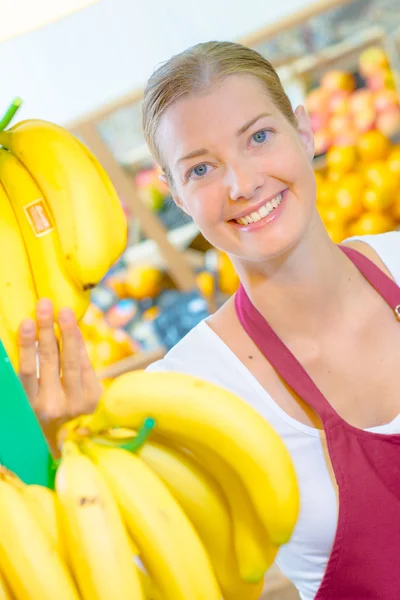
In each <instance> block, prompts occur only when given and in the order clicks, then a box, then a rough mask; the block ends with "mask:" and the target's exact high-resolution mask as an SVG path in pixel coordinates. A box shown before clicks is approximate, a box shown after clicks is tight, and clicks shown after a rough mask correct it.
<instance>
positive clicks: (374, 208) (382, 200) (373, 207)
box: [362, 187, 394, 212]
mask: <svg viewBox="0 0 400 600" xmlns="http://www.w3.org/2000/svg"><path fill="white" fill-rule="evenodd" d="M393 201H394V195H393V194H391V193H388V192H387V191H386V190H385V189H384V188H379V187H367V188H366V189H365V190H364V194H363V197H362V205H363V207H364V209H365V210H366V211H371V212H385V211H387V210H388V209H389V208H390V207H391V206H392V204H393Z"/></svg>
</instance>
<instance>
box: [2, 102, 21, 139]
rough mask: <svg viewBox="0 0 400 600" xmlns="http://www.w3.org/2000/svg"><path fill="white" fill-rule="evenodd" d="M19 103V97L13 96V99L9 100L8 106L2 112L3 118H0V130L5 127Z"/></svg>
mask: <svg viewBox="0 0 400 600" xmlns="http://www.w3.org/2000/svg"><path fill="white" fill-rule="evenodd" d="M21 104H22V100H21V98H14V100H13V101H12V102H11V104H10V106H9V107H8V108H7V110H6V112H5V113H4V115H3V118H2V119H1V120H0V131H3V130H4V129H5V128H6V127H7V125H9V123H10V122H11V120H12V119H13V118H14V115H15V113H16V112H17V110H18V109H19V107H20V106H21Z"/></svg>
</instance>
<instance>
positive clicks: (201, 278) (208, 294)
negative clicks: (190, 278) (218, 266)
mask: <svg viewBox="0 0 400 600" xmlns="http://www.w3.org/2000/svg"><path fill="white" fill-rule="evenodd" d="M196 284H197V287H198V288H199V290H200V292H201V293H202V294H203V296H204V297H205V298H212V296H213V295H214V293H215V279H214V275H213V274H212V273H210V272H209V271H201V272H200V273H198V275H197V277H196Z"/></svg>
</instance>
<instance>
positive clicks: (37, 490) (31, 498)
mask: <svg viewBox="0 0 400 600" xmlns="http://www.w3.org/2000/svg"><path fill="white" fill-rule="evenodd" d="M24 490H25V495H26V497H27V499H28V502H29V503H30V505H31V510H32V512H33V513H34V515H35V517H36V519H37V521H38V523H40V525H41V526H42V529H43V531H45V532H46V533H47V535H48V536H49V537H50V539H51V540H52V543H53V545H54V547H55V548H56V549H57V551H58V553H59V555H60V556H61V558H62V559H63V560H64V561H66V558H67V557H66V551H65V545H64V542H63V534H62V529H61V522H60V503H59V500H58V498H57V495H56V494H55V492H54V491H53V490H50V489H49V488H47V487H44V486H43V485H34V484H33V485H27V486H25V488H24Z"/></svg>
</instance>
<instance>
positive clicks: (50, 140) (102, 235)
mask: <svg viewBox="0 0 400 600" xmlns="http://www.w3.org/2000/svg"><path fill="white" fill-rule="evenodd" d="M0 144H1V145H2V146H3V147H4V148H7V149H8V150H10V152H12V153H13V154H14V155H15V156H16V157H17V158H19V160H20V161H21V162H22V163H23V165H24V166H25V167H26V169H27V170H28V171H29V172H30V173H31V175H32V176H33V177H34V178H35V180H36V182H37V184H38V186H39V188H40V189H41V190H42V194H43V196H44V197H45V198H46V201H47V202H48V204H49V207H50V210H51V212H52V214H53V216H54V219H55V224H56V225H57V227H58V230H59V234H60V241H61V247H62V251H63V256H64V260H65V265H66V269H67V271H68V273H69V275H70V276H71V277H72V278H73V279H74V280H75V282H76V284H77V285H79V286H81V287H83V288H84V289H90V288H92V287H93V286H94V285H96V284H97V283H98V282H99V281H100V280H101V279H102V278H103V277H104V275H105V274H106V272H107V271H108V269H109V268H110V266H111V265H112V264H113V263H114V262H115V261H116V260H117V258H118V257H119V255H120V253H121V248H123V247H124V244H125V241H126V224H125V223H124V222H123V220H122V217H120V218H114V219H113V220H112V222H110V204H111V205H112V210H113V211H120V212H123V210H122V206H121V205H120V204H119V205H117V204H116V203H115V202H114V201H113V198H111V199H110V195H109V186H108V187H106V186H105V185H104V180H102V179H101V178H100V177H99V174H98V170H97V169H96V168H94V166H93V161H91V160H89V158H88V155H87V152H85V151H84V150H83V148H82V145H81V144H79V143H78V141H77V139H76V138H75V137H74V136H73V135H72V134H71V133H70V132H69V131H67V130H66V129H64V128H62V127H59V126H58V125H55V124H53V123H49V122H47V121H41V120H28V121H21V122H20V123H17V124H16V125H15V126H14V127H12V128H10V129H8V130H6V131H2V132H0ZM110 185H111V184H110ZM123 223H124V224H123ZM117 224H118V226H120V227H121V229H120V230H119V231H113V233H112V236H110V231H111V228H112V227H115V226H116V225H117ZM121 224H123V226H122V225H121ZM117 238H118V239H119V240H120V241H119V243H116V242H115V240H116V239H117Z"/></svg>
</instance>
